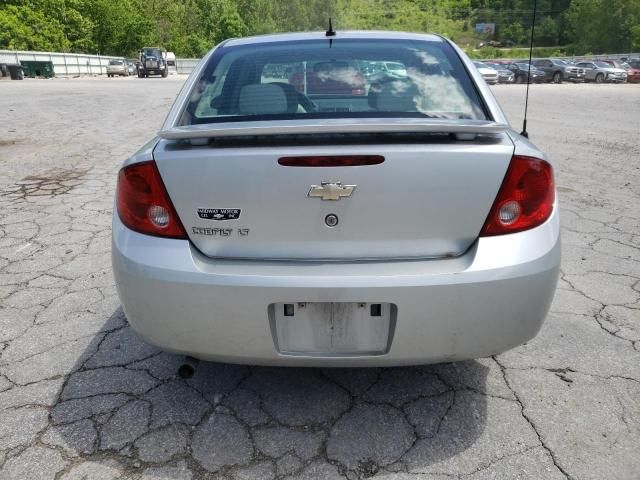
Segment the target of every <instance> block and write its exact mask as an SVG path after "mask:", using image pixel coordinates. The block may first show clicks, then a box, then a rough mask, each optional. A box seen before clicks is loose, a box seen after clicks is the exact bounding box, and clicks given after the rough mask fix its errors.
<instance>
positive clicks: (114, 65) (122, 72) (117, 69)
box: [107, 60, 129, 77]
mask: <svg viewBox="0 0 640 480" xmlns="http://www.w3.org/2000/svg"><path fill="white" fill-rule="evenodd" d="M116 75H118V76H119V77H128V76H129V70H128V68H127V65H126V63H125V62H124V60H109V65H107V77H115V76H116Z"/></svg>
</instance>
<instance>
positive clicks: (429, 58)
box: [179, 39, 487, 125]
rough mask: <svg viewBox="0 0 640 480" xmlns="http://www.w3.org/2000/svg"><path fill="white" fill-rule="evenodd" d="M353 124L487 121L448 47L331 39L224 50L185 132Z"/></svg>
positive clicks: (198, 90)
mask: <svg viewBox="0 0 640 480" xmlns="http://www.w3.org/2000/svg"><path fill="white" fill-rule="evenodd" d="M349 117H355V118H358V117H425V118H444V119H474V120H485V119H487V115H486V111H485V109H484V106H483V104H482V102H481V101H480V98H479V95H478V93H477V91H476V89H475V87H474V85H473V83H472V81H471V79H470V78H469V74H468V73H467V71H466V70H465V68H464V66H463V65H462V62H461V60H460V58H459V57H458V55H457V54H456V53H455V51H454V50H453V49H452V48H451V46H450V45H449V44H447V43H446V42H443V41H415V40H388V39H385V40H370V39H366V40H365V39H342V40H338V39H334V40H333V41H332V42H329V41H328V40H324V39H323V40H307V41H302V42H300V41H298V42H277V43H264V44H251V45H242V46H232V47H222V48H219V49H218V50H216V52H214V54H213V55H212V57H211V59H210V60H209V63H208V64H207V65H206V67H205V69H204V73H203V74H202V76H201V78H200V79H199V81H198V82H196V83H195V86H194V89H193V91H192V92H191V94H190V97H189V102H188V104H187V106H186V107H185V109H184V111H183V112H182V115H181V118H180V122H179V124H180V125H191V124H203V123H215V122H234V121H237V122H241V121H255V120H287V119H296V118H301V119H304V118H349Z"/></svg>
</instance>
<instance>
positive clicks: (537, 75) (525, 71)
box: [506, 62, 545, 83]
mask: <svg viewBox="0 0 640 480" xmlns="http://www.w3.org/2000/svg"><path fill="white" fill-rule="evenodd" d="M506 68H508V69H509V70H511V71H512V72H513V74H514V75H515V77H516V78H515V83H527V78H529V79H530V80H529V81H530V82H531V83H543V82H544V78H545V73H544V72H543V71H542V70H538V69H537V68H536V67H534V66H533V65H531V74H530V75H529V64H528V63H521V62H519V63H508V64H507V65H506Z"/></svg>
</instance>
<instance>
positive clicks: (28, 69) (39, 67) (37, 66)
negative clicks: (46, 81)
mask: <svg viewBox="0 0 640 480" xmlns="http://www.w3.org/2000/svg"><path fill="white" fill-rule="evenodd" d="M20 65H22V71H23V72H24V76H25V77H31V78H35V77H44V78H51V77H53V76H54V75H55V73H54V72H53V63H51V62H39V61H34V60H23V61H21V62H20Z"/></svg>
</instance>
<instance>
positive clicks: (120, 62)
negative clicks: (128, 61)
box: [109, 60, 122, 65]
mask: <svg viewBox="0 0 640 480" xmlns="http://www.w3.org/2000/svg"><path fill="white" fill-rule="evenodd" d="M109 65H122V61H121V60H111V61H110V62H109Z"/></svg>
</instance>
